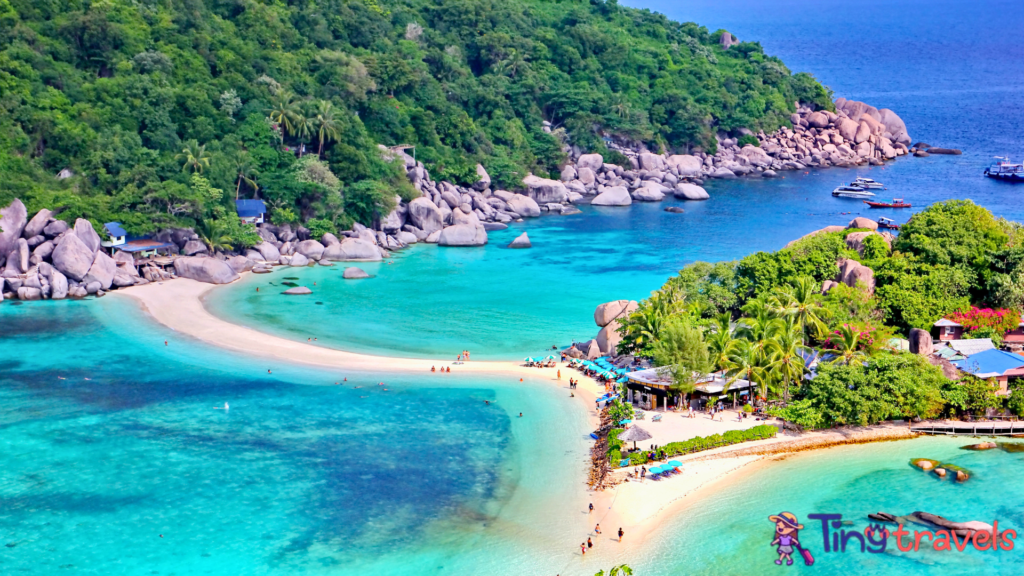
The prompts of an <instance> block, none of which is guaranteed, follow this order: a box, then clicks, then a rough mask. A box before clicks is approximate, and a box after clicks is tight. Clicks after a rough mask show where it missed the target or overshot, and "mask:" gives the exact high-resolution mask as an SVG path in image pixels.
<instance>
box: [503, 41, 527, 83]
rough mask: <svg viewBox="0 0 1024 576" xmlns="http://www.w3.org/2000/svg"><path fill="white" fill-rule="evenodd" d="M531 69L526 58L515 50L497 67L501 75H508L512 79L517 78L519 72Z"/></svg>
mask: <svg viewBox="0 0 1024 576" xmlns="http://www.w3.org/2000/svg"><path fill="white" fill-rule="evenodd" d="M529 67H530V65H529V64H527V63H526V57H525V56H523V54H522V53H521V52H519V50H516V49H515V48H513V49H512V51H511V52H509V55H508V57H507V58H505V59H504V60H502V61H500V62H498V65H497V69H498V73H499V74H508V75H509V77H511V78H515V77H516V74H517V73H519V71H521V70H525V69H528V68H529Z"/></svg>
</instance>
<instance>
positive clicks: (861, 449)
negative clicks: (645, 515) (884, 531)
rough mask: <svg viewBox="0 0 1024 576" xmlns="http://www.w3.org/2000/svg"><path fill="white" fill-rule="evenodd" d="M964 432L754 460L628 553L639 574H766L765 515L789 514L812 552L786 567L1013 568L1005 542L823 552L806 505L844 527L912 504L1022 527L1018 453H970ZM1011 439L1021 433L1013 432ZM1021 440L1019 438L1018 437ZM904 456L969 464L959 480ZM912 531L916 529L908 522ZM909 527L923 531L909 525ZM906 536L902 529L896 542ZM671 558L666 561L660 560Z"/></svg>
mask: <svg viewBox="0 0 1024 576" xmlns="http://www.w3.org/2000/svg"><path fill="white" fill-rule="evenodd" d="M974 442H976V440H973V439H971V438H959V439H956V438H920V439H916V440H909V441H900V442H887V443H879V444H867V445H859V446H847V447H840V448H835V449H829V450H827V451H818V452H808V453H803V454H799V455H795V456H791V457H789V458H787V459H785V460H783V461H781V462H777V463H773V464H770V465H768V466H766V467H763V468H760V469H759V470H758V472H757V473H756V475H748V476H746V477H744V478H742V479H740V480H736V481H727V482H726V483H725V484H724V485H723V486H722V488H721V490H719V491H717V492H716V493H715V494H714V495H713V496H710V497H708V498H707V499H706V500H705V501H703V502H701V503H699V504H697V505H695V506H693V507H692V508H689V509H687V510H686V511H684V512H683V513H681V514H679V515H678V516H676V517H674V518H673V519H671V520H670V521H669V522H667V523H666V524H665V525H664V526H663V528H661V529H660V530H659V531H658V532H656V533H655V534H653V535H652V537H651V539H650V541H649V542H648V543H647V544H646V545H645V547H644V548H645V550H644V551H643V552H641V554H640V555H641V556H642V557H641V558H632V559H631V560H632V564H633V565H634V567H637V568H640V569H641V570H642V573H644V574H668V573H674V572H673V570H679V571H680V573H682V572H683V571H685V573H687V574H773V573H776V572H777V571H780V570H781V569H780V568H779V567H778V566H776V565H775V564H774V561H775V559H776V558H777V557H778V555H777V554H776V553H775V547H774V546H771V545H770V544H769V543H770V542H771V540H772V538H773V529H774V526H773V525H772V523H771V522H770V521H769V520H768V517H769V516H771V515H773V514H779V513H781V512H783V511H788V512H792V513H794V514H796V516H797V518H798V519H799V521H800V522H801V523H802V524H803V525H804V527H805V529H804V530H802V531H801V532H800V533H799V540H800V542H801V543H802V544H803V545H804V546H805V547H806V548H807V549H809V550H810V551H811V553H812V554H813V556H814V558H815V564H814V566H813V567H807V566H805V565H804V564H803V562H801V561H799V560H797V561H796V562H795V563H794V566H792V567H790V568H789V569H787V570H786V571H787V572H805V573H825V574H907V575H918V574H922V575H923V574H1007V575H1010V574H1021V573H1022V572H1024V555H1022V554H1021V551H1020V546H1021V545H1024V543H1021V542H1020V541H1019V538H1018V539H1017V541H1016V545H1015V547H1014V549H1013V550H1012V551H1009V552H1007V551H999V552H992V551H986V552H981V551H977V550H974V549H973V548H968V549H967V550H965V551H964V552H936V551H934V550H932V549H930V548H926V546H925V544H926V543H927V539H925V540H922V545H921V548H920V551H919V552H900V551H898V550H897V549H896V546H895V542H894V541H893V540H890V541H889V543H888V545H887V549H886V551H885V552H884V553H881V554H871V553H862V552H860V551H859V547H857V550H856V551H854V546H853V544H854V543H851V546H850V547H849V548H848V549H847V551H846V552H845V553H834V552H830V553H826V552H824V545H823V539H822V536H823V534H822V530H821V523H820V521H819V520H810V519H808V518H807V515H808V514H835V513H839V514H842V515H843V520H852V521H853V525H852V526H844V529H846V530H859V531H863V530H864V528H866V527H867V526H868V525H869V522H870V521H869V520H868V518H867V514H869V513H873V512H878V511H885V512H889V513H893V514H896V515H903V514H909V513H911V512H914V511H917V510H920V511H924V512H930V513H933V514H938V515H940V516H943V517H945V518H948V519H950V520H953V521H968V520H979V521H983V522H987V523H989V524H992V523H993V521H998V523H999V529H1000V531H1002V530H1006V529H1013V530H1015V531H1017V532H1018V533H1020V531H1021V529H1022V527H1024V507H1022V502H1024V487H1022V486H1021V484H1020V481H1019V475H1020V469H1021V457H1022V456H1021V454H1020V453H1016V454H1014V453H1007V452H1002V451H996V450H992V451H986V452H971V451H966V450H961V449H960V446H963V445H966V444H971V443H974ZM1016 442H1020V441H1019V440H1017V441H1016ZM1021 445H1022V446H1024V443H1022V444H1021ZM911 458H933V459H937V460H941V461H943V462H949V463H952V464H955V465H958V466H961V467H964V468H967V469H969V470H971V471H972V472H973V473H974V476H973V477H972V478H971V479H970V480H969V481H968V482H966V483H964V484H957V483H955V482H951V481H949V480H946V481H943V480H939V479H938V478H937V477H936V476H934V475H931V474H926V473H923V472H920V471H918V470H916V469H914V468H911V466H910V464H909V462H910V459H911ZM910 529H911V530H914V529H915V528H910ZM916 529H917V530H926V529H927V528H924V527H916ZM908 543H909V542H908V540H907V539H906V538H904V545H907V544H908ZM667 567H673V569H666V568H667Z"/></svg>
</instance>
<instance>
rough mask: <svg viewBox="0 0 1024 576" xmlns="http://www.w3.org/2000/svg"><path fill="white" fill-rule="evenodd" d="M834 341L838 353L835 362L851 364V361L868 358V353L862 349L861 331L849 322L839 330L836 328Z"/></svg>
mask: <svg viewBox="0 0 1024 576" xmlns="http://www.w3.org/2000/svg"><path fill="white" fill-rule="evenodd" d="M836 336H838V338H836ZM832 341H833V342H834V344H835V346H836V353H837V356H836V359H835V360H833V362H838V363H840V364H846V365H849V364H850V363H851V362H860V361H862V360H864V359H865V358H867V354H865V353H864V352H863V351H862V350H861V349H860V345H861V341H860V331H858V330H857V329H856V328H854V327H852V326H850V325H849V324H843V325H842V327H841V328H839V330H836V334H835V335H833V336H832Z"/></svg>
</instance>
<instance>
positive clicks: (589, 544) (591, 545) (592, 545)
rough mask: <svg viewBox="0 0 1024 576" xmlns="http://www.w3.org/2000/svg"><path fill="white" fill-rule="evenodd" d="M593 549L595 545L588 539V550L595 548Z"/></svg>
mask: <svg viewBox="0 0 1024 576" xmlns="http://www.w3.org/2000/svg"><path fill="white" fill-rule="evenodd" d="M593 547H594V543H593V542H591V541H590V538H587V548H593Z"/></svg>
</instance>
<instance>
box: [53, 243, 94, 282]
mask: <svg viewBox="0 0 1024 576" xmlns="http://www.w3.org/2000/svg"><path fill="white" fill-rule="evenodd" d="M50 258H51V259H52V260H53V267H54V268H56V269H57V270H60V271H61V273H63V274H64V275H65V276H67V277H68V278H71V279H72V280H76V281H81V280H82V278H85V275H86V274H88V273H89V269H90V268H92V261H93V260H94V256H93V252H92V250H90V249H89V247H88V246H86V245H85V244H84V243H83V242H82V241H81V240H80V239H79V238H78V234H75V233H74V232H72V231H68V232H66V233H65V234H64V236H62V237H61V240H60V244H57V247H56V248H54V249H53V253H52V254H51V255H50Z"/></svg>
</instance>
